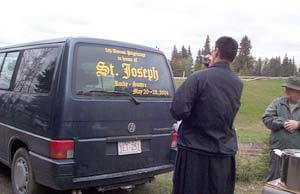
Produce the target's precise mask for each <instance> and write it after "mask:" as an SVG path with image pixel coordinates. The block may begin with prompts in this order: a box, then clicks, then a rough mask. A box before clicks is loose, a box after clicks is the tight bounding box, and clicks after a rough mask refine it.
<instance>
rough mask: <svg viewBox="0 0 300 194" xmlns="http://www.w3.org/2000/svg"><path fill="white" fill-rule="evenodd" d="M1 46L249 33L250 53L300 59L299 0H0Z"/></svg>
mask: <svg viewBox="0 0 300 194" xmlns="http://www.w3.org/2000/svg"><path fill="white" fill-rule="evenodd" d="M0 4H1V11H0V17H1V19H0V25H1V30H0V46H4V45H9V44H15V43H23V42H28V41H35V40H43V39H49V38H60V37H69V36H89V37H95V38H103V39H111V40H119V41H125V42H131V43H137V44H142V45H146V46H150V47H158V48H159V49H160V50H162V51H163V52H164V53H165V54H166V55H167V57H168V58H170V55H171V52H172V49H173V46H174V45H175V44H176V45H177V48H178V49H180V48H181V46H182V45H185V47H186V48H187V47H188V46H189V45H190V46H191V50H192V52H193V57H194V58H195V57H196V53H197V50H198V49H199V48H202V47H203V45H204V42H205V38H206V36H207V35H209V36H210V38H211V41H212V46H213V44H214V42H215V41H216V39H217V38H218V37H220V36H223V35H227V36H232V37H233V38H235V39H236V40H237V41H238V42H240V40H241V38H242V37H243V36H245V35H247V36H248V37H249V38H250V40H251V42H252V46H253V48H252V50H251V51H252V55H253V56H254V57H256V58H258V57H262V58H265V57H268V58H270V57H272V56H274V57H275V56H282V57H283V56H284V55H285V54H286V53H287V54H288V56H289V57H290V58H291V57H293V56H295V58H296V62H297V64H300V1H299V0H284V1H283V0H280V1H279V0H278V1H277V0H248V1H243V0H206V1H203V0H105V1H104V0H95V1H91V0H80V1H74V0H73V1H66V0H49V1H41V0H37V1H34V0H26V1H16V0H9V1H2V2H1V3H0Z"/></svg>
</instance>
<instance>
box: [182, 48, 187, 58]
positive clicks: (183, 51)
mask: <svg viewBox="0 0 300 194" xmlns="http://www.w3.org/2000/svg"><path fill="white" fill-rule="evenodd" d="M181 57H182V58H187V57H188V51H187V50H186V48H185V47H184V46H182V48H181Z"/></svg>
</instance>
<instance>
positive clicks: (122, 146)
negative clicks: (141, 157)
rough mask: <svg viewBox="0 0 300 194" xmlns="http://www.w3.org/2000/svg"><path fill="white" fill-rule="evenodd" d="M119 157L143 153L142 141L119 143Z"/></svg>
mask: <svg viewBox="0 0 300 194" xmlns="http://www.w3.org/2000/svg"><path fill="white" fill-rule="evenodd" d="M118 153H119V155H128V154H138V153H142V149H141V141H128V142H118Z"/></svg>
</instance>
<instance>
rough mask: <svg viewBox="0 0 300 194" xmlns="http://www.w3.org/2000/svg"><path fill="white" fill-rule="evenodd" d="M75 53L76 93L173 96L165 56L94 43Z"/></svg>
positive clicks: (79, 46) (74, 77) (74, 89)
mask: <svg viewBox="0 0 300 194" xmlns="http://www.w3.org/2000/svg"><path fill="white" fill-rule="evenodd" d="M75 53H76V54H75V68H74V71H73V72H74V76H73V92H74V93H75V94H87V93H88V92H89V91H119V92H126V93H129V94H131V95H134V96H141V97H149V96H150V97H171V96H173V92H172V87H173V85H172V84H173V83H172V79H171V75H170V71H169V69H168V64H167V63H166V59H165V57H164V56H163V55H161V54H158V53H154V52H147V51H141V50H136V49H131V48H122V47H113V46H102V45H91V44H79V45H78V46H77V47H76V52H75ZM99 94H100V95H101V94H105V95H107V93H105V92H104V93H101V92H99ZM110 94H115V93H113V92H112V93H110Z"/></svg>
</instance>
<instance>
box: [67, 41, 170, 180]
mask: <svg viewBox="0 0 300 194" xmlns="http://www.w3.org/2000/svg"><path fill="white" fill-rule="evenodd" d="M174 88H175V87H174V84H173V79H172V74H171V71H170V67H169V65H168V63H167V61H166V58H165V57H164V55H163V54H161V53H160V52H159V51H156V52H154V50H151V51H147V50H140V49H136V48H128V47H118V46H108V45H97V44H78V45H77V46H76V48H75V55H74V64H73V76H72V93H73V97H72V100H70V102H69V103H70V104H69V105H68V106H67V107H68V108H67V109H66V112H67V113H66V114H68V116H66V118H67V119H66V121H65V126H66V127H65V129H64V130H65V134H69V135H72V137H76V139H77V140H76V143H75V153H74V157H75V160H76V163H77V169H76V175H77V176H81V177H82V176H93V175H103V174H109V173H117V172H125V171H132V170H138V169H146V168H152V167H157V168H158V169H160V168H161V169H163V168H164V167H167V166H168V165H170V146H171V132H172V130H173V129H172V124H173V123H174V120H173V119H172V117H171V115H170V113H169V107H170V103H171V99H172V96H173V94H174Z"/></svg>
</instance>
